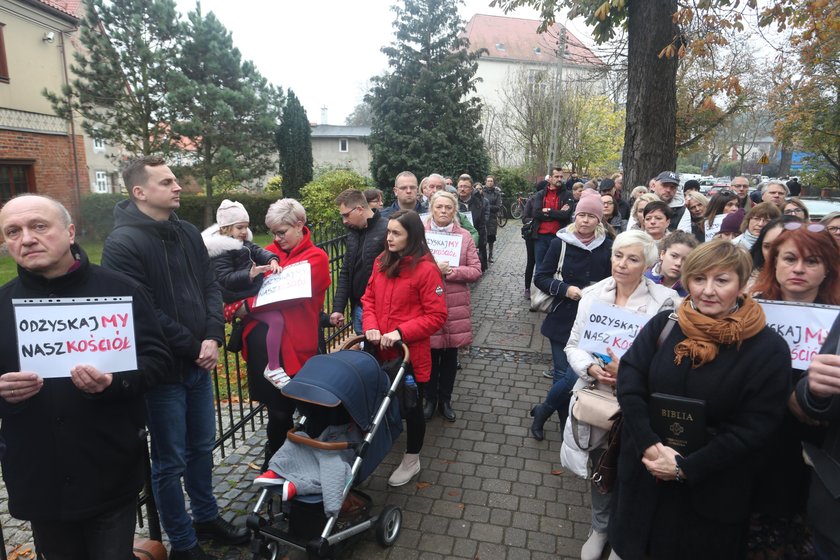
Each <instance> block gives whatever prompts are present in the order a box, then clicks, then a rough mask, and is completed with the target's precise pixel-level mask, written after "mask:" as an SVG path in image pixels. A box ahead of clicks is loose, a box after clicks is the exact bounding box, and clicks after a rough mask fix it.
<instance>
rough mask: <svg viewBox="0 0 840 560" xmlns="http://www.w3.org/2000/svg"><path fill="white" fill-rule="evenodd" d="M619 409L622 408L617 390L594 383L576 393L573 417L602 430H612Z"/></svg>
mask: <svg viewBox="0 0 840 560" xmlns="http://www.w3.org/2000/svg"><path fill="white" fill-rule="evenodd" d="M619 410H621V409H620V407H619V406H618V398H617V397H616V396H615V390H606V389H600V388H598V387H597V386H596V385H595V384H594V383H593V384H592V385H590V386H589V387H584V388H583V389H580V390H579V391H577V392H576V393H575V402H574V404H573V405H572V419H573V420H577V421H578V422H583V423H585V424H589V425H590V426H595V427H596V428H601V429H602V430H610V429H611V428H612V426H613V419H614V418H615V415H616V414H617V413H618V412H619Z"/></svg>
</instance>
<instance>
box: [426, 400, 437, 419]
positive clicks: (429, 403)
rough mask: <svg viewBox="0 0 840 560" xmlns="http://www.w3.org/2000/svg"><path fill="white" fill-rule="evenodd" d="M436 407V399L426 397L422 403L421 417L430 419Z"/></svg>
mask: <svg viewBox="0 0 840 560" xmlns="http://www.w3.org/2000/svg"><path fill="white" fill-rule="evenodd" d="M436 408H437V401H433V400H431V399H426V403H425V404H424V405H423V418H425V419H426V420H431V419H432V416H434V415H435V409H436Z"/></svg>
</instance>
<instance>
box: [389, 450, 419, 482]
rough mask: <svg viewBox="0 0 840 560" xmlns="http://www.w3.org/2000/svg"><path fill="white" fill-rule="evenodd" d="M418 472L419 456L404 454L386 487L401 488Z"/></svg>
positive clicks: (417, 454)
mask: <svg viewBox="0 0 840 560" xmlns="http://www.w3.org/2000/svg"><path fill="white" fill-rule="evenodd" d="M419 472H420V454H419V453H406V454H405V455H403V459H402V462H401V463H400V466H399V467H397V470H395V471H394V473H393V474H392V475H391V477H390V478H389V479H388V486H403V485H405V484H408V482H409V481H410V480H411V479H412V478H414V477H415V476H416V475H417V474H418V473H419Z"/></svg>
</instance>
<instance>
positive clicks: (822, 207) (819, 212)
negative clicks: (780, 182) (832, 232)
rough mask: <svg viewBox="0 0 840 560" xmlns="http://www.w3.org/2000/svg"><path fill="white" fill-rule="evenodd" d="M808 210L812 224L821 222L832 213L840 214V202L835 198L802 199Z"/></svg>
mask: <svg viewBox="0 0 840 560" xmlns="http://www.w3.org/2000/svg"><path fill="white" fill-rule="evenodd" d="M799 200H801V201H802V202H804V203H805V206H806V207H807V208H808V214H810V215H811V221H812V222H819V221H820V220H822V219H823V218H824V217H825V216H828V215H829V214H831V213H832V212H840V200H837V199H835V198H800V199H799Z"/></svg>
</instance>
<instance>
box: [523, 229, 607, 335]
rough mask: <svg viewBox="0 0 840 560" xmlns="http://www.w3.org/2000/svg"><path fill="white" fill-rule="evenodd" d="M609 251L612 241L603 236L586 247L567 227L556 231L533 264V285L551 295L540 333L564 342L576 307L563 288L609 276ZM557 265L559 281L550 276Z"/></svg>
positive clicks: (593, 281) (570, 327)
mask: <svg viewBox="0 0 840 560" xmlns="http://www.w3.org/2000/svg"><path fill="white" fill-rule="evenodd" d="M564 243H565V244H566V255H565V257H564V258H563V262H562V264H561V263H560V253H561V252H562V249H563V244H564ZM611 252H612V240H611V239H607V238H606V237H604V236H603V235H602V236H601V237H600V238H597V239H595V240H594V241H593V242H592V243H590V244H589V246H588V247H587V246H585V245H584V244H583V243H581V242H580V241H578V239H577V237H575V235H574V234H573V233H569V232H568V231H567V229H565V228H564V229H561V230H560V231H558V232H557V238H556V239H552V240H551V245H550V246H549V247H548V252H547V253H546V254H545V257H544V258H543V260H542V262H540V263H537V271H536V273H535V274H534V284H535V285H536V286H537V287H538V288H539V289H540V290H542V291H544V292H545V293H547V294H550V295H553V296H554V303H553V304H552V307H551V311H550V312H549V313H548V315H546V317H545V321H543V324H542V327H541V328H540V332H541V333H542V335H543V336H545V337H546V338H549V339H550V340H553V341H555V342H559V343H561V344H566V341H567V340H568V339H569V334H570V333H571V332H572V325H573V324H574V322H575V315H577V308H578V301H577V300H571V299H568V298H567V297H566V290H567V289H568V288H569V286H576V287H578V288H580V289H583V288H585V287H587V286H589V285H591V284H594V283H596V282H600V281H601V280H603V279H604V278H606V277H607V276H609V275H610V274H611V272H612V268H611V265H610V256H611ZM558 266H562V276H563V279H562V280H556V279H555V278H554V273H555V272H556V271H557V267H558Z"/></svg>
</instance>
